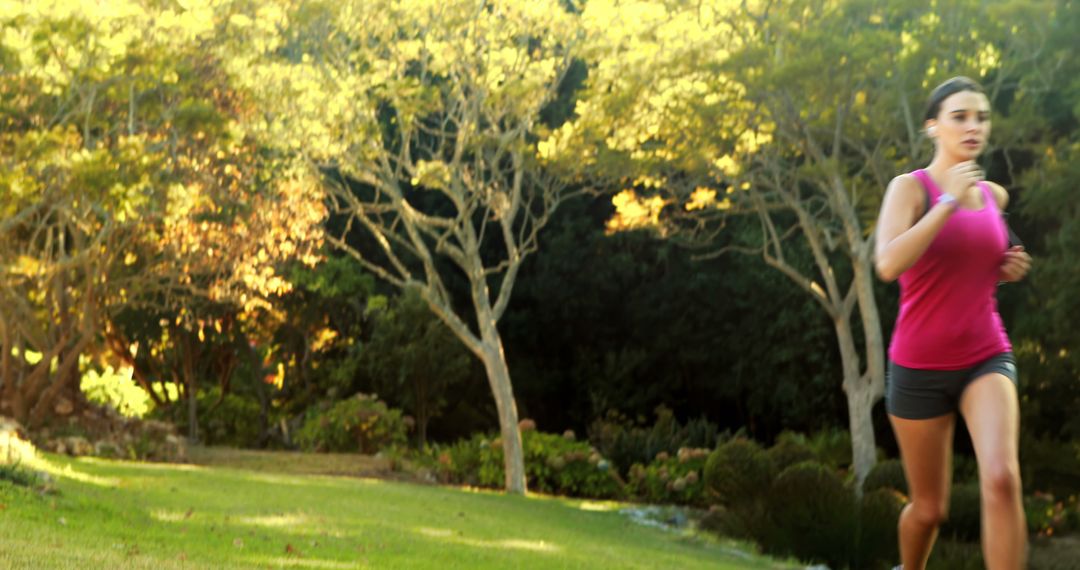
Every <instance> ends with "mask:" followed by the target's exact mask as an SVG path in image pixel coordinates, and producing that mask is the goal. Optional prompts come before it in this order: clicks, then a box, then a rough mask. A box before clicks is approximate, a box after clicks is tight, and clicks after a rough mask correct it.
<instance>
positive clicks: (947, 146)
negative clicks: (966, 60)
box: [926, 91, 990, 160]
mask: <svg viewBox="0 0 1080 570" xmlns="http://www.w3.org/2000/svg"><path fill="white" fill-rule="evenodd" d="M926 127H927V132H928V133H930V136H931V137H932V138H933V139H934V140H935V141H937V145H938V149H939V150H940V151H943V152H945V153H946V154H949V155H952V156H955V157H956V158H958V159H960V160H973V159H975V158H976V157H978V156H979V154H981V153H982V151H983V150H984V149H985V148H986V141H987V140H988V139H989V138H990V101H989V100H988V99H987V98H986V95H983V94H982V93H976V92H974V91H961V92H959V93H953V94H952V95H949V96H948V97H946V98H945V100H944V101H942V102H941V110H940V111H939V112H938V116H937V118H936V119H930V120H928V121H926Z"/></svg>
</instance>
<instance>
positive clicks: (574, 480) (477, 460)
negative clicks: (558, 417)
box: [430, 430, 624, 499]
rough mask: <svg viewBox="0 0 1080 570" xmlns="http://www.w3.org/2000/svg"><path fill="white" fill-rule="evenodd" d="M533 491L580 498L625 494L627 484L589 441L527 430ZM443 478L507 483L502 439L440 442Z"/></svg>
mask: <svg viewBox="0 0 1080 570" xmlns="http://www.w3.org/2000/svg"><path fill="white" fill-rule="evenodd" d="M521 436H522V445H523V446H524V452H525V453H524V456H525V476H526V479H527V481H528V486H529V489H531V490H534V491H539V492H542V493H554V494H559V495H569V496H574V497H589V498H596V499H606V498H620V497H622V496H623V495H624V490H623V485H622V483H621V481H620V480H619V478H618V475H617V474H616V473H615V471H614V470H613V469H612V467H611V463H610V462H609V461H608V460H606V459H604V458H603V457H601V455H600V454H599V453H597V451H596V450H595V449H594V448H592V447H591V446H590V445H589V444H588V443H587V442H583V441H575V440H574V439H571V438H568V437H566V436H562V435H557V434H550V433H543V432H538V431H536V430H525V431H523V432H522V434H521ZM430 453H431V454H432V455H434V456H435V457H436V458H437V459H436V461H437V464H438V468H439V477H440V478H441V479H442V480H443V481H446V482H451V483H463V484H467V485H477V486H481V487H493V488H497V487H502V486H503V485H504V483H505V480H504V475H503V474H504V471H503V449H502V441H501V440H500V439H499V438H497V437H493V436H487V435H484V434H476V435H474V436H473V437H471V438H469V439H463V440H459V441H457V442H455V443H454V444H452V445H449V446H435V447H433V448H432V449H431V451H430Z"/></svg>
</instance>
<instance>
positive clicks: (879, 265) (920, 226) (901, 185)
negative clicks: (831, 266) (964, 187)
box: [874, 174, 956, 282]
mask: <svg viewBox="0 0 1080 570" xmlns="http://www.w3.org/2000/svg"><path fill="white" fill-rule="evenodd" d="M926 195H927V194H926V191H925V190H924V189H923V187H922V184H921V183H920V182H919V180H918V179H917V178H915V177H914V176H912V175H910V174H903V175H900V176H897V177H896V178H893V180H892V182H890V183H889V187H888V189H887V190H886V191H885V199H884V200H883V201H882V204H881V213H880V214H879V215H878V223H877V235H876V245H875V248H874V264H875V268H876V269H877V274H878V277H880V278H881V280H882V281H885V282H892V281H895V280H896V278H897V277H899V276H900V274H901V273H903V272H904V271H905V270H907V268H909V267H911V266H912V265H914V264H915V262H916V261H918V260H919V257H921V256H922V254H923V253H924V252H926V249H927V248H928V247H930V243H931V242H933V241H934V236H936V235H937V234H938V232H940V231H941V228H942V227H943V226H944V225H945V222H946V221H947V220H948V219H949V216H951V215H952V213H953V211H954V210H955V209H956V204H955V203H952V204H932V205H929V206H930V211H929V212H927V213H926V215H925V216H922V218H921V219H920V218H919V216H920V214H922V212H923V208H924V203H925V202H926V198H925V196H926Z"/></svg>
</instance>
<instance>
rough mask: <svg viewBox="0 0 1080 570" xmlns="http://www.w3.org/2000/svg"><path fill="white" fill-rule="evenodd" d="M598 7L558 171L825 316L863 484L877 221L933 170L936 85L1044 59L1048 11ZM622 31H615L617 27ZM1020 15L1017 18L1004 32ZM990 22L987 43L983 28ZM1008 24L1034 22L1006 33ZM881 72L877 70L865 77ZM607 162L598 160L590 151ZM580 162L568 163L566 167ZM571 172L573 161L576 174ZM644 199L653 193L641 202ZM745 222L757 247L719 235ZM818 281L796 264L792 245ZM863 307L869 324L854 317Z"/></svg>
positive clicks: (556, 150)
mask: <svg viewBox="0 0 1080 570" xmlns="http://www.w3.org/2000/svg"><path fill="white" fill-rule="evenodd" d="M617 6H618V7H617V8H616V7H615V4H613V3H610V2H590V3H589V4H588V6H587V8H586V10H585V13H584V14H583V20H584V21H585V22H586V26H587V28H588V30H589V37H590V41H589V48H590V53H594V54H595V58H596V61H597V62H598V63H597V65H596V69H595V72H594V73H591V74H590V77H589V81H588V87H587V91H586V94H585V95H584V96H583V97H582V101H580V102H579V105H578V109H577V115H578V119H577V120H576V121H575V122H574V123H572V124H567V125H565V126H564V127H563V129H561V130H560V131H559V132H557V133H555V135H553V136H552V137H551V138H550V139H549V140H548V141H544V142H543V143H541V144H542V146H543V147H544V148H545V149H547V150H548V151H549V152H548V157H549V159H550V160H551V161H552V162H553V163H555V164H561V165H563V166H562V167H563V168H573V167H574V166H576V165H577V164H578V163H580V162H581V160H580V157H581V156H585V157H586V158H587V160H586V161H584V162H585V165H586V167H587V168H588V169H589V170H590V171H591V172H592V173H593V175H599V176H601V177H605V178H607V179H609V180H616V181H619V182H621V183H622V184H623V185H624V186H623V187H624V188H627V190H626V192H624V193H623V194H621V195H620V196H619V199H620V205H622V206H623V208H622V210H623V213H624V214H626V216H624V218H625V219H617V220H616V222H618V223H617V224H616V225H622V226H628V227H632V226H633V225H634V224H635V223H636V222H634V220H633V218H634V216H632V215H631V214H635V213H636V215H637V218H638V219H639V220H643V221H644V222H645V223H652V224H653V225H655V226H658V227H659V228H660V231H661V235H666V236H676V237H681V238H682V239H687V241H689V242H691V243H693V244H696V245H698V246H703V247H707V248H710V249H711V250H712V254H719V253H724V252H742V253H749V254H752V255H759V256H761V258H762V260H763V261H764V262H765V263H766V264H767V265H768V266H770V267H772V268H775V269H776V270H778V271H779V272H780V273H781V274H783V275H785V276H786V277H788V278H789V279H791V280H792V281H793V282H794V283H796V284H798V285H799V287H801V288H802V289H803V290H804V291H805V292H806V293H807V294H808V295H810V296H811V297H812V298H813V299H814V300H815V301H817V303H818V304H819V305H820V307H821V308H822V310H824V311H825V312H826V314H828V315H829V318H830V320H831V321H832V323H833V327H834V330H835V334H836V340H837V344H838V347H839V351H840V355H841V362H842V369H843V381H842V387H843V390H844V393H845V395H846V397H847V403H848V416H849V426H850V430H851V437H852V447H853V456H854V471H855V475H856V478H857V480H859V481H862V480H863V478H865V476H866V475H867V473H868V472H869V470H870V468H871V467H872V466H873V464H874V461H875V438H874V431H873V425H872V422H871V411H872V409H873V406H874V404H875V403H876V402H877V401H878V400H880V399H881V397H882V395H883V393H884V360H885V358H884V348H883V347H884V342H883V338H882V333H881V324H880V317H879V315H878V310H877V304H876V302H875V299H874V287H873V285H874V283H873V281H874V271H873V266H872V253H873V233H872V229H873V226H872V219H873V216H875V215H876V213H877V207H878V206H879V204H880V196H881V193H882V190H883V189H884V187H885V186H886V184H887V183H888V180H889V178H891V177H892V176H893V175H895V174H897V173H899V172H903V171H904V170H906V169H910V168H911V167H912V166H913V165H914V164H917V161H918V160H919V159H920V158H922V157H925V156H927V152H928V147H927V146H926V145H921V144H920V143H921V141H920V134H919V133H920V129H921V118H920V116H919V114H918V113H919V111H918V109H917V106H918V105H917V104H916V103H913V102H915V101H921V99H922V98H921V94H922V93H924V92H925V91H926V90H927V88H928V87H927V86H928V85H929V86H932V85H933V84H934V83H936V82H937V81H939V80H940V79H944V78H945V77H948V76H950V75H954V74H961V73H963V74H969V75H973V76H976V77H985V78H988V79H990V81H989V83H990V88H991V97H992V98H994V97H995V96H996V95H997V94H998V93H999V92H1000V90H1001V89H1002V88H1005V87H1009V86H1010V85H1011V83H1010V82H1015V76H1016V72H1017V71H1018V68H1019V67H1020V66H1021V65H1022V64H1023V61H1024V59H1023V57H1021V56H1022V55H1030V54H1032V53H1035V51H1036V50H1037V49H1038V48H1037V42H1033V41H1032V40H1033V39H1034V38H1037V37H1038V33H1037V30H1039V29H1041V28H1040V26H1039V24H1038V20H1039V19H1040V18H1042V17H1043V14H1045V12H1044V11H1043V7H1042V6H1040V5H1035V4H1031V5H1025V6H1019V5H1008V4H1004V3H1002V4H1001V5H998V6H992V7H990V8H987V9H983V7H982V6H981V5H980V4H979V3H976V2H961V3H952V4H950V5H949V6H948V7H942V8H941V9H940V10H938V11H937V12H931V11H930V10H929V9H928V8H927V7H926V6H925V5H924V4H920V3H914V2H907V1H903V0H900V1H893V2H888V3H879V2H862V1H858V0H848V1H840V0H800V1H795V2H771V1H761V2H741V3H734V2H719V1H717V2H651V1H639V2H627V3H618V5H617ZM612 11H616V12H617V13H618V14H619V15H620V16H621V17H619V18H617V19H616V20H615V23H614V24H613V23H612V22H611V19H610V17H609V16H608V14H610V13H611V12H612ZM1005 12H1007V14H1008V16H1009V18H1012V19H1011V20H1004V19H996V18H995V16H999V15H1000V14H1001V13H1005ZM973 21H980V22H988V23H986V24H985V25H984V26H982V27H980V29H978V30H973V29H971V22H973ZM1006 21H1011V22H1016V21H1024V22H1029V23H1031V24H1032V30H1034V31H1033V32H1032V34H1031V35H1024V36H1021V35H1017V34H1012V35H1010V33H1009V30H1008V29H1007V26H1006V24H1005V22H1006ZM868 70H869V72H868ZM592 149H596V150H592ZM571 161H572V163H570V162H571ZM568 163H570V164H568ZM638 193H643V194H646V195H647V194H649V193H651V194H654V195H655V197H654V198H651V199H649V198H647V197H643V198H639V197H638ZM732 215H749V216H753V217H755V218H757V219H758V220H759V222H760V228H761V229H760V231H759V232H758V233H757V234H756V237H757V239H756V240H754V241H751V242H742V241H737V240H733V239H732V237H734V236H730V235H727V234H726V233H725V232H724V229H725V226H726V221H727V220H728V218H729V217H730V216H732ZM793 247H794V248H800V249H804V250H805V251H807V252H809V253H810V255H811V259H812V260H813V263H812V265H810V266H802V267H800V266H798V265H797V264H794V263H792V262H791V259H792V258H793V256H792V255H791V252H790V250H791V248H793ZM856 310H857V312H858V315H857V316H856Z"/></svg>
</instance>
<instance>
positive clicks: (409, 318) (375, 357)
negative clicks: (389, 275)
mask: <svg viewBox="0 0 1080 570" xmlns="http://www.w3.org/2000/svg"><path fill="white" fill-rule="evenodd" d="M363 361H364V366H365V368H366V369H367V373H368V374H369V375H370V376H371V377H372V380H373V381H374V384H375V386H378V387H379V394H380V395H381V396H382V397H383V398H384V399H387V400H389V401H393V402H399V403H400V405H402V407H403V408H404V409H405V410H406V411H408V412H411V413H412V415H413V417H414V418H415V420H416V439H417V444H418V445H419V446H420V447H421V448H423V447H424V446H425V445H426V444H427V426H428V423H429V422H430V421H431V419H432V418H433V417H436V416H438V415H439V413H440V412H441V411H442V409H443V407H445V406H446V393H447V390H448V389H450V388H451V387H452V386H453V385H455V384H460V383H461V382H462V381H464V380H465V379H467V378H468V377H469V375H470V368H471V367H470V359H469V353H468V352H466V351H465V350H464V348H463V347H462V346H461V342H460V341H458V340H457V339H456V338H455V337H454V334H453V333H452V332H451V331H450V329H448V328H446V326H444V325H443V324H442V322H440V321H439V320H438V318H436V317H435V315H433V314H432V313H431V310H430V309H428V307H427V303H426V302H424V300H423V299H421V298H420V296H419V295H418V294H416V292H415V291H412V290H409V291H406V292H405V293H404V294H403V295H401V296H400V297H398V298H397V299H395V300H394V302H393V304H392V305H391V306H390V307H388V308H387V309H385V310H384V312H382V313H381V314H380V315H379V317H378V318H377V320H376V322H375V330H374V332H373V333H372V335H371V340H370V341H369V342H368V344H367V350H366V351H364V358H363Z"/></svg>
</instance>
